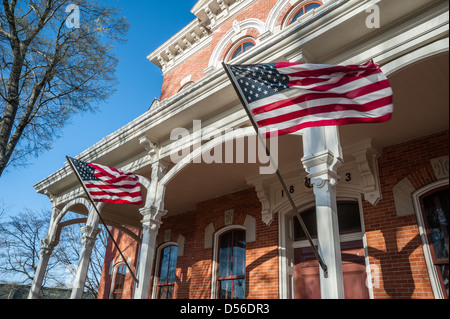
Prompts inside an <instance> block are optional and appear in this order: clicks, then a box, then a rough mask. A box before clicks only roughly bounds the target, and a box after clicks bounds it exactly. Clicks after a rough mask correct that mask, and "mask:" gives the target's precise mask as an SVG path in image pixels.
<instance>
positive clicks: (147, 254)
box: [134, 161, 168, 299]
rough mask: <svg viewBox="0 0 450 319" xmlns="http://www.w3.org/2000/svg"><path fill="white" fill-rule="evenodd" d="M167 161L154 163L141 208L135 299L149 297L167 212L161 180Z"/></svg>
mask: <svg viewBox="0 0 450 319" xmlns="http://www.w3.org/2000/svg"><path fill="white" fill-rule="evenodd" d="M167 166H168V165H167V163H165V162H162V161H158V162H155V163H154V164H153V165H152V178H151V182H150V187H149V189H148V191H147V199H146V202H145V207H143V208H141V209H140V213H141V214H142V216H143V219H142V221H141V222H142V227H143V229H142V244H141V249H140V254H139V266H138V280H139V283H138V284H137V286H136V289H135V292H134V299H148V297H149V293H150V280H151V276H152V272H153V259H154V257H155V248H156V236H157V235H158V230H159V227H160V225H161V224H162V222H161V218H162V217H163V216H164V215H165V214H166V211H165V210H164V192H165V186H164V185H161V184H160V183H159V181H160V180H161V178H162V177H163V175H164V173H165V172H166V169H167Z"/></svg>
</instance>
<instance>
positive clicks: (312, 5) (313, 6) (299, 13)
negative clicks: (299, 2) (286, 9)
mask: <svg viewBox="0 0 450 319" xmlns="http://www.w3.org/2000/svg"><path fill="white" fill-rule="evenodd" d="M318 7H320V4H318V3H309V4H307V5H305V6H302V7H300V9H299V10H298V11H297V13H296V14H295V15H294V17H293V18H292V19H291V22H290V23H293V22H295V21H297V20H298V19H299V18H300V17H301V16H302V15H304V14H305V13H307V12H309V11H311V10H313V9H316V8H318Z"/></svg>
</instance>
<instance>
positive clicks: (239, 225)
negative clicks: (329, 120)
mask: <svg viewBox="0 0 450 319" xmlns="http://www.w3.org/2000/svg"><path fill="white" fill-rule="evenodd" d="M192 13H193V14H194V15H195V16H196V19H195V20H193V21H192V23H190V24H189V25H188V26H186V27H185V28H183V29H182V30H181V31H180V32H179V33H177V34H176V35H174V36H173V37H172V38H171V39H168V41H167V42H166V43H164V44H162V45H161V46H160V47H159V48H158V49H157V50H155V51H154V52H153V53H151V54H150V55H149V56H148V59H149V60H150V61H151V62H152V63H154V64H156V65H157V66H158V67H160V68H161V70H162V72H163V77H164V80H163V85H162V89H161V97H160V99H159V100H155V101H154V102H153V104H152V106H151V107H150V109H149V110H148V111H147V112H146V113H144V114H143V115H142V116H141V117H139V118H137V119H136V120H134V121H133V122H131V123H130V124H128V125H127V126H125V127H123V128H121V129H119V130H118V131H117V132H115V133H113V134H112V135H110V136H108V137H107V138H105V140H103V141H101V142H99V143H98V144H96V145H94V146H92V148H90V149H88V150H86V151H85V152H83V153H82V154H80V155H79V157H78V158H79V159H81V160H84V161H87V162H97V163H101V164H104V165H109V166H114V167H118V168H121V169H123V170H127V171H132V172H134V173H136V174H138V175H139V176H141V182H142V186H143V193H144V197H145V198H146V201H145V204H144V205H142V206H140V207H136V206H132V205H112V204H101V205H100V209H101V212H102V215H103V216H104V218H105V219H106V220H107V223H108V224H109V225H110V226H112V229H113V235H114V237H115V239H116V241H117V242H118V243H119V246H120V247H121V250H122V252H123V254H124V256H125V258H127V262H128V264H129V265H130V266H131V268H132V270H133V272H134V273H136V275H137V276H138V279H139V284H135V282H134V281H133V278H132V276H131V274H130V273H129V271H127V269H126V267H125V266H124V262H123V260H122V258H121V257H120V255H119V253H118V251H117V250H116V249H115V248H114V246H113V245H112V243H111V242H109V244H108V247H107V254H106V256H105V263H104V267H103V273H102V281H101V283H100V287H99V298H102V299H112V298H123V299H127V298H130V299H131V298H136V299H140V298H154V299H157V298H174V299H186V298H190V299H216V298H248V299H260V298H263V299H293V298H321V297H324V296H326V294H325V295H324V292H323V291H321V284H323V282H324V275H323V272H322V270H321V269H320V267H319V264H318V261H317V259H316V258H315V257H314V254H313V251H312V249H311V246H310V244H309V242H308V241H307V240H306V235H305V234H304V233H303V231H302V229H301V227H300V225H299V223H298V221H297V218H296V216H295V211H294V210H293V209H292V206H291V205H290V204H289V201H288V200H287V196H286V194H285V193H284V190H283V189H282V187H281V185H280V182H279V181H278V179H277V178H276V176H275V175H274V174H273V172H272V174H267V173H264V169H267V167H268V159H267V157H266V156H265V153H264V152H262V153H261V151H260V149H259V148H258V144H257V143H256V138H255V134H254V130H253V128H252V126H251V124H250V122H249V120H248V117H247V115H246V113H245V112H244V110H243V108H242V105H241V104H240V101H239V99H238V97H237V95H236V93H235V92H234V90H233V88H232V86H231V83H230V81H229V79H228V78H227V76H226V74H225V72H224V70H223V68H222V65H221V63H222V61H225V62H227V63H230V64H255V63H272V62H288V61H289V62H311V63H321V64H335V65H347V64H360V63H364V62H365V61H368V60H371V59H372V60H374V61H375V62H376V63H377V64H379V65H380V67H381V69H382V70H383V72H384V73H385V74H386V75H387V77H388V79H389V82H390V84H391V86H392V89H393V91H394V115H393V118H392V119H391V120H390V121H389V122H386V123H381V124H356V125H345V126H340V127H338V128H333V129H335V130H336V131H333V132H337V133H336V136H337V137H338V138H339V141H340V147H336V145H334V146H330V147H328V146H327V149H326V156H327V157H326V158H325V157H322V155H323V154H322V155H321V154H309V153H307V151H306V150H307V149H308V147H309V146H311V141H310V140H308V136H309V135H308V134H309V133H308V132H307V130H308V129H305V130H302V131H300V132H297V133H294V134H290V135H286V136H281V137H279V138H278V139H276V141H275V142H272V141H270V148H271V151H273V150H274V149H273V148H274V147H276V148H275V150H276V156H277V162H278V167H279V171H280V173H281V175H282V176H283V179H284V181H285V182H286V185H287V187H288V189H289V192H290V194H291V196H292V198H293V201H294V203H295V206H296V209H297V210H298V211H299V212H300V213H301V215H302V216H303V220H304V221H305V224H306V226H307V228H308V229H309V231H310V233H311V235H312V237H313V242H314V244H315V245H317V243H318V242H319V246H318V250H319V253H320V254H322V255H323V256H327V252H326V250H327V249H328V248H329V247H327V244H325V245H324V244H323V243H322V244H321V243H320V239H321V238H320V237H321V235H320V234H321V232H322V234H323V232H324V231H325V233H326V232H327V229H325V230H324V229H323V227H324V226H323V224H322V223H321V222H320V221H319V219H318V218H317V216H316V210H317V209H318V208H319V206H320V205H318V204H317V196H318V195H317V193H318V192H319V190H318V188H319V186H318V185H317V183H318V182H316V180H314V179H312V177H314V176H313V173H312V172H311V167H310V166H309V160H310V159H311V158H314V159H317V160H318V161H319V162H320V161H321V163H327V165H328V164H330V163H331V162H333V163H337V162H338V163H339V165H338V166H336V167H337V168H336V171H335V173H336V174H337V175H339V179H338V182H337V184H334V182H333V183H331V182H330V181H331V178H330V181H328V182H329V184H330V185H331V186H329V187H330V192H331V193H333V194H335V199H336V202H337V209H335V210H336V211H337V212H335V213H336V214H335V216H337V217H336V218H337V219H338V221H336V222H337V223H338V224H339V234H336V236H337V238H338V239H339V240H338V243H337V244H339V245H340V247H341V250H340V251H339V254H337V256H340V258H339V261H338V264H339V267H341V268H340V269H341V272H340V273H341V275H337V277H338V278H339V276H340V277H341V280H342V283H343V293H344V294H345V295H344V297H345V298H367V299H369V298H370V299H385V298H402V299H406V298H424V299H431V298H436V299H441V298H448V278H449V277H448V270H449V262H448V218H449V212H448V169H449V164H448V163H449V162H448V154H449V149H448V147H449V134H448V133H449V132H448V118H449V114H448V111H449V99H448V84H449V83H448V2H447V1H438V0H426V1H425V0H420V1H419V0H417V1H415V0H414V1H413V0H411V1H389V0H386V1H384V0H382V1H377V2H376V4H374V3H373V1H372V2H371V1H351V0H348V1H346V0H328V1H307V0H306V1H298V0H201V1H199V2H198V3H197V4H196V5H195V6H194V8H193V9H192ZM324 132H325V131H324ZM326 132H330V131H326ZM325 134H328V133H325ZM308 143H309V144H308ZM328 161H330V162H328ZM327 167H328V166H327ZM327 170H332V168H330V167H328V168H327ZM328 173H329V172H328ZM329 176H332V174H331V175H330V174H329ZM36 189H37V190H38V191H39V192H42V193H46V192H47V193H49V194H53V196H54V197H52V203H53V208H54V214H53V217H52V226H51V229H50V230H49V238H48V241H47V242H46V243H45V244H46V245H44V250H45V249H46V250H45V251H47V252H49V253H51V250H52V247H53V246H52V245H53V244H54V243H55V242H57V240H56V239H57V235H56V234H57V230H58V228H59V227H60V226H59V225H60V220H61V218H62V216H64V214H65V212H66V211H68V210H69V209H70V210H71V211H75V212H77V213H80V214H83V215H87V216H88V220H87V226H86V233H85V237H86V238H93V239H95V230H96V229H97V226H98V220H96V218H95V217H93V216H94V214H93V209H92V207H91V205H90V204H89V202H88V201H87V200H86V199H85V198H84V197H83V195H82V191H81V189H80V188H79V187H77V186H76V181H75V179H74V177H73V174H72V173H71V171H70V170H69V168H68V167H66V168H64V169H62V170H61V171H59V172H57V173H55V174H54V175H52V176H50V177H48V178H47V179H46V180H44V181H42V182H40V183H39V184H37V185H36ZM333 196H334V195H333ZM316 206H317V208H316ZM317 211H318V210H317ZM330 232H333V230H331V228H330ZM318 234H319V235H318ZM43 256H44V257H42V258H41V264H43V265H45V258H46V257H45V256H46V254H43ZM83 256H89V247H88V244H86V249H85V251H84V255H83ZM86 258H87V257H86ZM327 258H328V257H327ZM326 262H329V260H326ZM80 265H81V266H80V267H79V271H78V277H77V278H78V280H79V283H80V284H79V286H77V287H75V289H74V293H73V295H72V296H73V298H77V297H78V296H79V294H80V293H82V292H80V291H82V286H83V269H84V270H85V269H86V267H87V266H83V265H86V263H83V258H82V260H80ZM83 267H84V268H83ZM43 269H45V267H43ZM37 286H39V271H38V275H37V278H36V279H35V287H37ZM322 287H323V286H322ZM35 289H36V288H35ZM30 295H31V294H30Z"/></svg>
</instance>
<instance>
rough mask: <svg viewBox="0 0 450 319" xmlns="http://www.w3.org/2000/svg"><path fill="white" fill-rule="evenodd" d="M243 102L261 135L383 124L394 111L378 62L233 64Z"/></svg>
mask: <svg viewBox="0 0 450 319" xmlns="http://www.w3.org/2000/svg"><path fill="white" fill-rule="evenodd" d="M226 67H228V70H229V72H231V73H232V76H231V78H232V80H233V81H234V82H235V85H236V86H237V87H238V91H240V93H241V94H240V95H241V98H242V99H244V102H245V103H244V107H247V108H248V111H249V114H250V115H251V116H252V117H253V121H254V122H255V123H256V124H257V126H258V128H259V129H260V131H261V132H262V135H264V136H266V137H268V136H270V135H269V134H271V135H272V136H273V135H284V134H289V133H292V132H295V131H298V130H300V129H303V128H306V127H314V126H326V125H343V124H354V123H379V122H385V121H388V120H389V119H390V118H391V116H392V112H393V104H392V94H393V93H392V89H391V87H390V85H389V81H388V79H387V78H386V76H385V75H384V74H383V73H382V71H381V70H380V68H379V67H378V65H376V64H375V63H373V62H372V61H369V62H367V63H365V64H362V65H348V66H336V65H324V64H308V63H270V64H253V65H228V66H226Z"/></svg>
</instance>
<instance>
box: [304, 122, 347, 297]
mask: <svg viewBox="0 0 450 319" xmlns="http://www.w3.org/2000/svg"><path fill="white" fill-rule="evenodd" d="M303 148H304V157H303V158H302V163H303V165H304V167H305V169H306V171H307V172H308V173H309V175H308V177H309V178H310V179H311V183H313V185H314V195H315V199H316V214H317V231H318V243H319V244H318V246H319V247H318V250H319V254H320V256H321V257H322V259H323V261H324V263H325V264H326V265H327V268H328V276H327V277H325V275H324V271H323V270H322V268H321V269H320V291H321V296H322V299H344V298H345V296H344V281H343V275H342V259H341V248H340V241H339V225H338V216H337V203H336V186H337V183H338V180H339V176H338V175H337V169H338V168H339V167H340V166H342V164H343V161H342V150H341V147H340V142H339V131H338V128H337V127H335V126H327V127H314V128H308V129H306V130H305V132H304V134H303Z"/></svg>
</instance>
